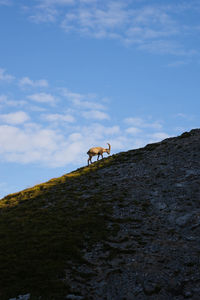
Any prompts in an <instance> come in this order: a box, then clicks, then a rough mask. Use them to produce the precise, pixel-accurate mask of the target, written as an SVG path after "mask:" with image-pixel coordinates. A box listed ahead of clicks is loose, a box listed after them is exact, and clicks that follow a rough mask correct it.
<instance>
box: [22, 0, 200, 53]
mask: <svg viewBox="0 0 200 300" xmlns="http://www.w3.org/2000/svg"><path fill="white" fill-rule="evenodd" d="M132 2H133V1H122V0H118V1H113V0H101V1H97V0H76V1H75V0H41V1H37V4H36V5H35V6H31V8H30V9H27V11H28V12H29V15H30V19H31V20H32V21H34V22H36V23H43V22H51V23H55V24H58V25H59V26H61V28H63V29H64V30H65V31H66V32H67V33H68V32H75V33H78V34H80V35H81V36H89V37H92V38H98V39H104V38H108V39H117V40H119V41H121V42H122V43H124V44H131V45H133V46H134V47H136V48H137V49H139V50H141V49H142V50H145V51H148V52H153V53H159V54H172V55H184V56H188V55H189V56H192V55H196V53H197V52H198V51H195V50H194V49H191V48H189V49H186V47H185V45H184V43H183V44H181V42H180V43H179V42H178V41H181V39H182V38H188V37H189V36H192V35H193V36H194V33H196V31H197V30H199V26H197V25H196V26H192V25H188V22H187V19H186V18H184V17H183V16H184V13H185V14H186V13H187V15H190V14H191V13H192V12H194V11H198V9H199V5H198V3H197V1H190V4H188V3H187V5H186V2H184V3H181V4H176V3H170V4H166V3H157V4H156V3H155V2H151V3H150V2H148V3H147V2H145V1H134V3H132ZM190 16H191V15H190Z"/></svg>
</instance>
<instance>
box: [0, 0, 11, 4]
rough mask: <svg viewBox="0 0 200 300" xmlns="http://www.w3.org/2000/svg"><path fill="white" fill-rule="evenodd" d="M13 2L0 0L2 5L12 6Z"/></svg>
mask: <svg viewBox="0 0 200 300" xmlns="http://www.w3.org/2000/svg"><path fill="white" fill-rule="evenodd" d="M11 4H12V1H11V0H0V5H11Z"/></svg>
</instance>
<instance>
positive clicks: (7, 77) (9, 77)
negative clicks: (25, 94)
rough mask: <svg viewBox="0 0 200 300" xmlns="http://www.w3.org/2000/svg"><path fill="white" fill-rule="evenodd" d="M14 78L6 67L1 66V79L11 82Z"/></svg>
mask: <svg viewBox="0 0 200 300" xmlns="http://www.w3.org/2000/svg"><path fill="white" fill-rule="evenodd" d="M14 78H15V77H14V76H12V75H10V74H7V73H6V70H5V69H2V68H0V81H6V82H10V81H12V80H13V79H14Z"/></svg>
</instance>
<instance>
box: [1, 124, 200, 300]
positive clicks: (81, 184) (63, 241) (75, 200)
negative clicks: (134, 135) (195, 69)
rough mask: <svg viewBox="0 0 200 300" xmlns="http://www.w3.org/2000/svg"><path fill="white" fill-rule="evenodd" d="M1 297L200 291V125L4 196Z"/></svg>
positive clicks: (161, 295) (110, 299)
mask: <svg viewBox="0 0 200 300" xmlns="http://www.w3.org/2000/svg"><path fill="white" fill-rule="evenodd" d="M0 268H1V270H0V299H1V300H8V299H11V298H15V297H16V296H17V295H26V296H24V297H21V299H38V300H39V299H41V300H43V299H45V300H54V299H55V300H57V299H59V300H62V299H75V300H81V299H82V300H83V299H85V300H87V299H88V300H89V299H91V300H93V299H94V300H102V299H106V300H122V299H127V300H133V299H136V300H137V299H144V300H145V299H152V300H156V299H157V300H165V299H166V300H167V299H176V300H179V299H180V300H181V299H185V298H187V299H196V300H197V299H199V295H200V129H195V130H192V131H190V132H188V133H184V134H182V135H181V136H179V137H175V138H170V139H166V140H164V141H162V142H159V143H155V144H149V145H147V146H146V147H144V148H141V149H137V150H130V151H128V152H123V153H119V154H116V155H112V156H110V157H108V158H104V159H103V160H100V161H99V162H96V163H93V164H92V165H91V166H89V167H83V168H80V169H78V170H76V171H74V172H72V173H70V174H67V175H64V176H62V177H60V178H56V179H52V180H50V181H48V182H46V183H44V184H40V185H37V186H35V187H33V188H30V189H26V190H24V191H22V192H19V193H16V194H12V195H8V196H6V197H5V198H4V199H2V200H1V201H0Z"/></svg>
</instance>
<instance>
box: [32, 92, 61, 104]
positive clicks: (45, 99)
mask: <svg viewBox="0 0 200 300" xmlns="http://www.w3.org/2000/svg"><path fill="white" fill-rule="evenodd" d="M27 98H28V99H30V100H33V101H36V102H39V103H48V104H54V103H56V102H57V98H56V97H54V96H53V95H51V94H48V93H36V94H32V95H29V96H27Z"/></svg>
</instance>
